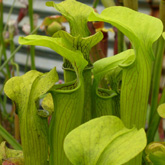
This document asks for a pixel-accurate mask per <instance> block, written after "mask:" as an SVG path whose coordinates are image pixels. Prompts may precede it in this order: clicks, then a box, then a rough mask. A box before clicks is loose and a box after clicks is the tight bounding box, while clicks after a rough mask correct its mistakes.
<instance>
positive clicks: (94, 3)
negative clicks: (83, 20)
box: [93, 0, 99, 8]
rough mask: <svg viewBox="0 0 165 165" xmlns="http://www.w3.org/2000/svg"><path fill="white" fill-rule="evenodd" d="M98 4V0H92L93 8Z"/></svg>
mask: <svg viewBox="0 0 165 165" xmlns="http://www.w3.org/2000/svg"><path fill="white" fill-rule="evenodd" d="M98 4H99V0H94V1H93V8H96V7H97V5H98Z"/></svg>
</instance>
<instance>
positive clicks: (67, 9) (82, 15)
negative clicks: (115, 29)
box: [46, 0, 94, 37]
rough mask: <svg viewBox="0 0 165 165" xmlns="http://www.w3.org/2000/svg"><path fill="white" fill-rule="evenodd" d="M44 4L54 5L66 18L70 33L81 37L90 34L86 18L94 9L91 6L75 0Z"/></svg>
mask: <svg viewBox="0 0 165 165" xmlns="http://www.w3.org/2000/svg"><path fill="white" fill-rule="evenodd" d="M46 5H47V6H51V7H54V8H55V9H56V10H58V11H59V12H60V13H61V14H62V15H63V16H64V17H65V18H66V19H67V20H68V22H69V25H70V29H71V35H73V36H81V37H86V36H89V35H90V32H89V30H88V27H87V22H88V20H87V18H88V16H89V14H90V13H91V12H92V11H94V10H93V8H92V7H89V6H87V5H85V4H83V3H80V2H77V1H76V0H65V1H63V2H61V3H58V4H56V3H54V2H46ZM75 9H78V10H75Z"/></svg>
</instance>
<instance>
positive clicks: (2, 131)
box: [0, 124, 22, 150]
mask: <svg viewBox="0 0 165 165" xmlns="http://www.w3.org/2000/svg"><path fill="white" fill-rule="evenodd" d="M0 135H1V136H2V137H3V138H4V139H5V140H6V141H7V142H8V143H9V144H11V146H12V147H13V148H14V149H16V150H22V147H21V145H20V144H19V143H18V142H17V141H16V140H15V139H14V138H13V136H12V135H10V134H9V133H8V132H7V131H6V130H5V129H4V128H3V127H2V125H1V124H0Z"/></svg>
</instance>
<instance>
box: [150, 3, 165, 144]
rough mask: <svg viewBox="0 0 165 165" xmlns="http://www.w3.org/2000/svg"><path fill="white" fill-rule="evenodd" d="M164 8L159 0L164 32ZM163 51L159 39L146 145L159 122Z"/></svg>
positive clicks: (151, 138) (161, 42) (152, 136)
mask: <svg viewBox="0 0 165 165" xmlns="http://www.w3.org/2000/svg"><path fill="white" fill-rule="evenodd" d="M164 8H165V0H161V2H160V19H161V20H162V22H163V24H164V30H165V10H164ZM164 49H165V44H164V39H163V37H160V38H159V40H158V41H157V43H156V46H155V49H154V53H155V55H156V59H155V63H154V67H153V76H152V82H151V83H152V84H151V85H152V86H151V110H150V118H149V128H148V131H147V138H148V143H150V142H152V141H153V140H154V137H155V133H156V131H157V128H158V125H159V122H160V117H159V115H158V113H157V107H158V96H159V85H160V78H161V71H162V62H163V54H164ZM163 94H164V93H163ZM163 94H162V98H163V96H164V95H163ZM160 103H161V101H160ZM160 103H159V104H160Z"/></svg>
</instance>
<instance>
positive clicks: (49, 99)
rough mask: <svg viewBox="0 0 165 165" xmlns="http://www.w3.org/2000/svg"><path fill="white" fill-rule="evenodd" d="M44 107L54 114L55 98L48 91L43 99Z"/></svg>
mask: <svg viewBox="0 0 165 165" xmlns="http://www.w3.org/2000/svg"><path fill="white" fill-rule="evenodd" d="M42 107H43V108H44V109H45V110H47V111H48V112H49V114H52V113H53V112H54V104H53V98H52V95H51V94H50V93H48V94H47V95H46V96H45V97H44V99H43V101H42Z"/></svg>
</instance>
